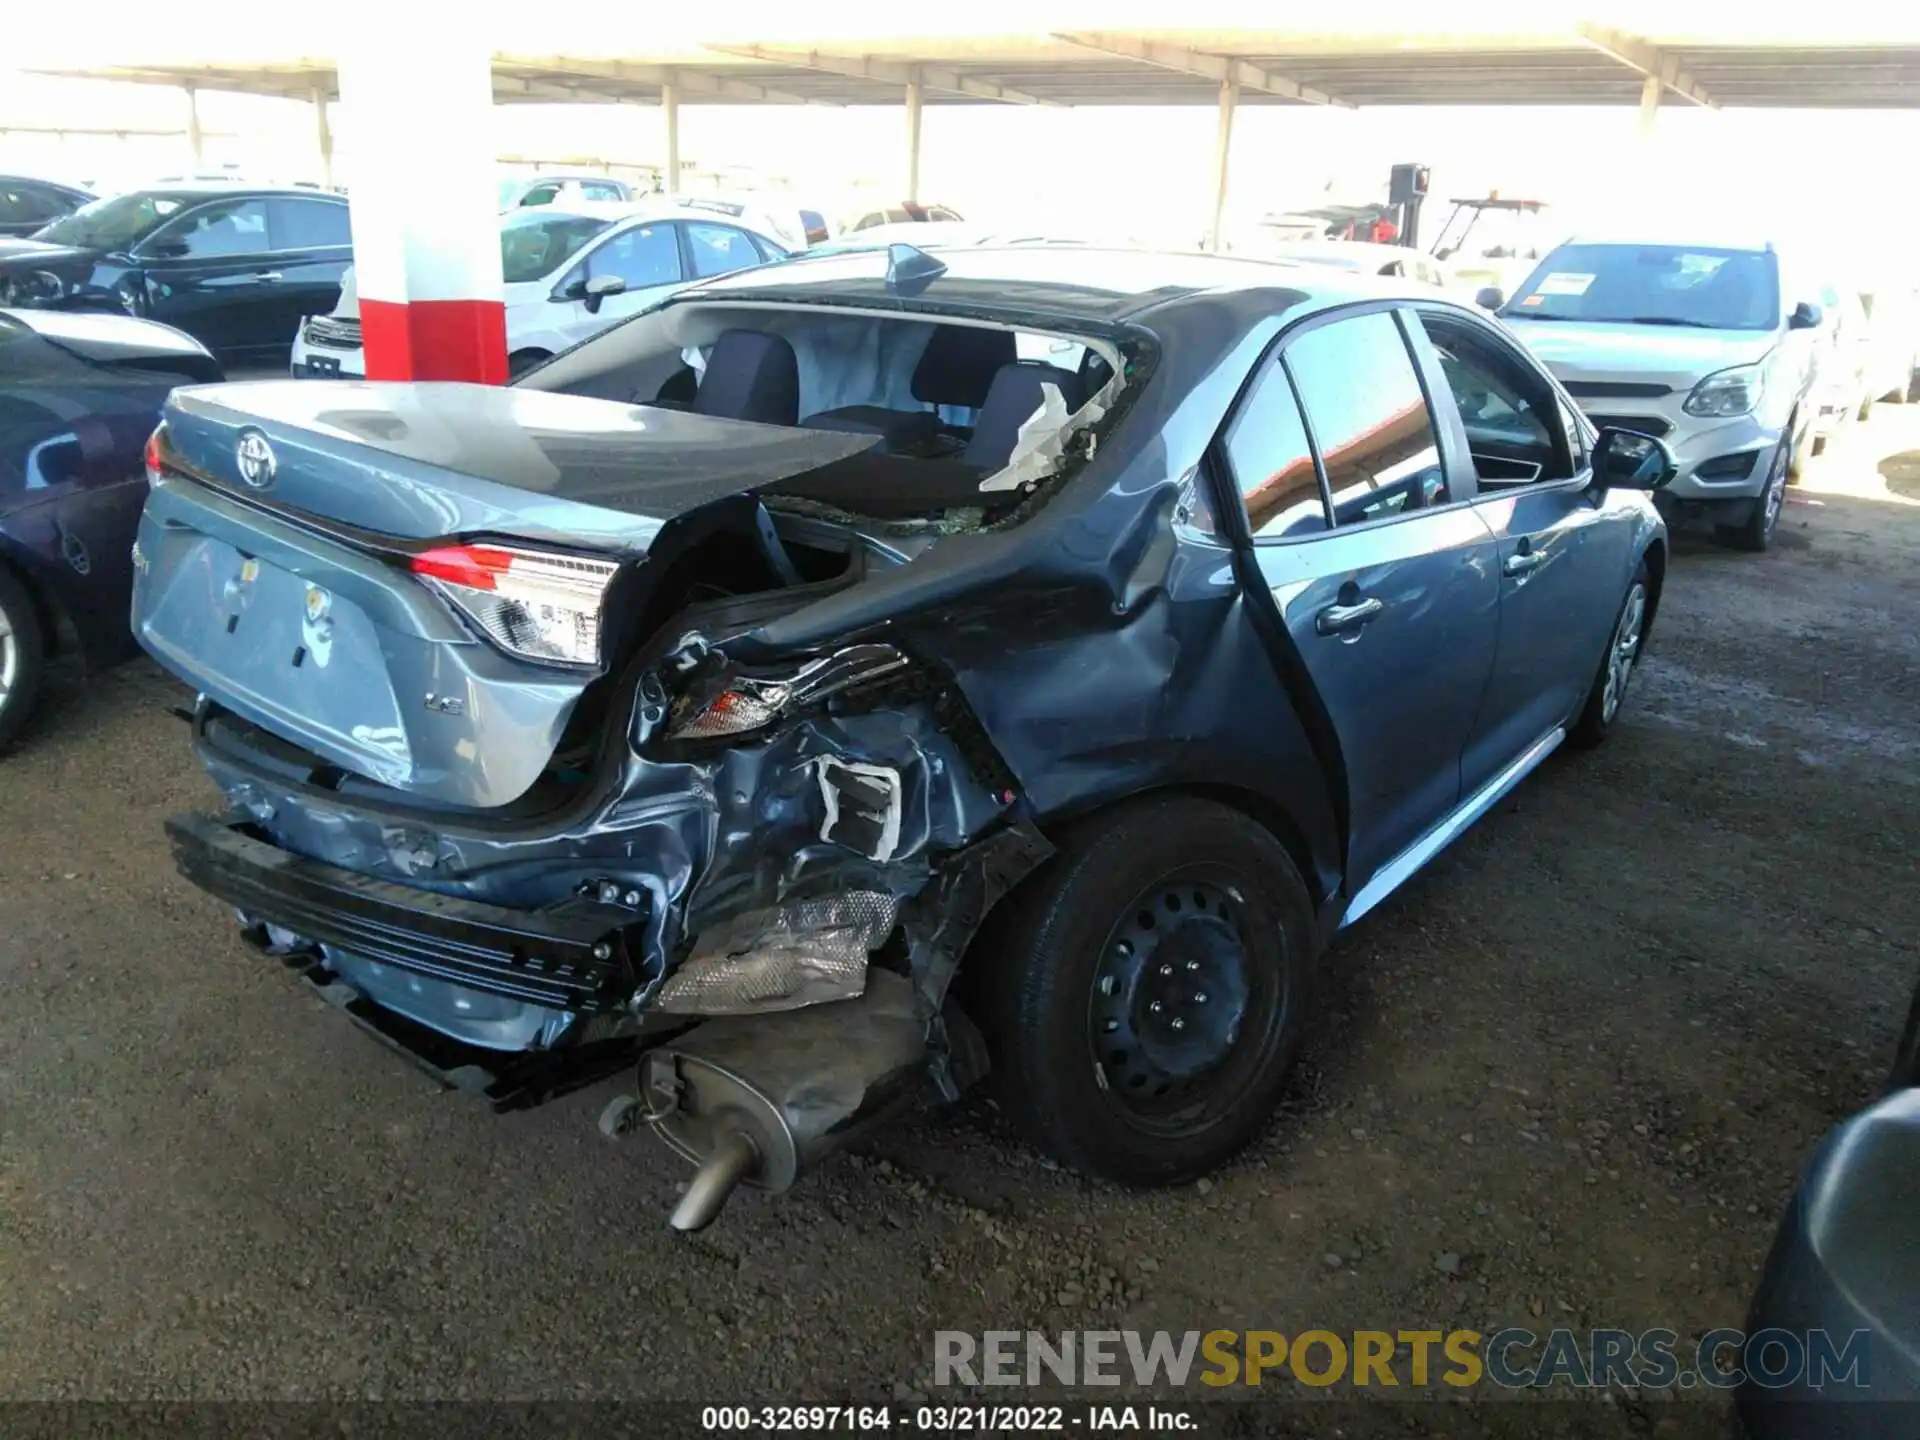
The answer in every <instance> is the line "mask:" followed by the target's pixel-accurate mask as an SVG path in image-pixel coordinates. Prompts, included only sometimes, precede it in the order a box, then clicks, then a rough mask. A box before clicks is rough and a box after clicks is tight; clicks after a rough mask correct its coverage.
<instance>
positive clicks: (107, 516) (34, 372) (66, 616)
mask: <svg viewBox="0 0 1920 1440" xmlns="http://www.w3.org/2000/svg"><path fill="white" fill-rule="evenodd" d="M221 378H223V377H222V375H221V372H220V365H219V362H218V361H216V360H215V359H214V358H213V357H212V356H211V355H209V354H208V353H207V352H206V350H205V348H204V347H202V346H201V345H200V344H199V342H198V341H196V340H194V339H193V337H192V336H190V335H183V334H181V333H180V332H179V331H178V330H173V329H169V328H168V327H167V326H165V325H156V324H154V323H153V322H151V321H148V320H133V319H129V318H128V317H127V316H125V315H72V314H67V315H63V314H58V313H51V312H47V311H7V310H0V745H5V744H6V743H7V741H9V740H10V739H12V738H13V735H14V733H15V732H16V731H17V730H18V729H19V728H20V725H21V724H22V722H24V721H25V720H26V718H27V714H28V712H29V711H30V710H31V709H32V707H33V701H34V697H35V695H36V694H37V693H38V692H39V689H40V678H41V671H42V668H43V666H44V664H45V662H46V659H47V656H48V654H49V653H50V652H51V651H52V650H53V649H54V647H55V646H56V644H57V643H58V642H59V640H60V637H61V635H62V634H63V632H64V633H71V634H72V635H73V637H74V638H75V641H76V642H77V644H78V648H79V652H80V655H81V657H82V659H83V660H84V662H85V663H86V665H87V668H88V669H90V670H91V669H97V668H99V667H101V666H104V665H108V664H111V663H112V662H114V661H116V660H120V659H124V658H126V657H127V656H128V655H130V654H132V653H133V651H134V649H135V647H134V644H133V639H132V635H131V632H130V631H129V630H128V627H127V606H128V602H129V598H130V597H131V595H132V591H133V559H132V555H133V537H134V531H135V529H136V527H137V526H138V524H139V521H140V507H141V505H142V504H143V503H144V502H145V500H146V498H147V479H146V473H145V470H144V468H143V464H142V456H143V453H144V451H145V447H146V443H147V439H148V437H149V436H151V435H152V434H153V428H154V424H155V422H156V421H157V420H158V418H159V414H160V407H161V405H162V404H163V403H165V401H166V398H167V393H168V391H170V390H172V389H173V387H174V386H176V385H183V384H194V383H198V382H201V381H210V380H219V379H221ZM63 621H64V622H65V624H64V625H63V624H62V623H61V622H63Z"/></svg>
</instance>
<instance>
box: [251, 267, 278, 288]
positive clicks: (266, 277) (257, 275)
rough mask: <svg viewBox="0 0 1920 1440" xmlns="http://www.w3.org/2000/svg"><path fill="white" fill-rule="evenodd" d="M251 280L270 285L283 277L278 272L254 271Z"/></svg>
mask: <svg viewBox="0 0 1920 1440" xmlns="http://www.w3.org/2000/svg"><path fill="white" fill-rule="evenodd" d="M253 278H254V279H256V280H260V281H264V282H265V283H266V284H269V285H271V284H272V283H273V282H274V281H276V280H280V279H283V278H284V277H283V276H282V275H281V274H280V272H279V271H278V270H256V271H254V272H253Z"/></svg>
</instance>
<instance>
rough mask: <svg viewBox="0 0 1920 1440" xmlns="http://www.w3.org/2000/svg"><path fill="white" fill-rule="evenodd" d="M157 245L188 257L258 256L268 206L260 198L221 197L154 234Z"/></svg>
mask: <svg viewBox="0 0 1920 1440" xmlns="http://www.w3.org/2000/svg"><path fill="white" fill-rule="evenodd" d="M154 245H155V246H156V248H159V249H162V250H164V253H166V254H168V255H179V256H184V257H185V258H187V259H189V260H205V259H214V258H218V257H219V256H222V255H259V254H261V253H263V252H265V251H268V250H271V249H272V248H273V246H272V244H271V243H270V242H269V241H268V239H267V207H266V203H265V202H264V201H261V200H222V201H219V202H218V203H216V204H213V205H203V206H201V207H200V208H199V209H198V210H195V211H193V212H192V213H191V214H188V215H184V216H182V217H181V218H180V220H178V221H177V222H176V223H174V224H172V225H169V226H168V227H167V228H166V229H164V230H162V231H161V232H160V233H159V234H158V235H156V236H155V237H154Z"/></svg>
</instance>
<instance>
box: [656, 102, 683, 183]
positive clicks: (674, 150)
mask: <svg viewBox="0 0 1920 1440" xmlns="http://www.w3.org/2000/svg"><path fill="white" fill-rule="evenodd" d="M660 116H661V118H662V119H663V120H665V121H666V122H667V173H666V175H665V176H663V177H662V178H663V180H664V181H665V184H666V191H667V194H668V195H669V196H675V195H678V194H679V193H680V87H679V86H678V85H676V84H674V83H673V81H671V80H668V81H666V82H665V83H664V84H662V85H661V86H660Z"/></svg>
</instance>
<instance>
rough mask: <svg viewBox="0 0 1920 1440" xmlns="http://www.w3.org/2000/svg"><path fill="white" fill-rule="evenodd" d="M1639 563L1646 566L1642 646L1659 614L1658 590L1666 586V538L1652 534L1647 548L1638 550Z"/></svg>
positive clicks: (1651, 631)
mask: <svg viewBox="0 0 1920 1440" xmlns="http://www.w3.org/2000/svg"><path fill="white" fill-rule="evenodd" d="M1640 563H1641V564H1643V565H1645V566H1646V567H1647V618H1646V622H1645V624H1644V625H1643V626H1642V627H1641V634H1642V638H1641V644H1642V645H1643V646H1644V645H1645V644H1646V639H1645V637H1646V636H1648V635H1651V634H1652V633H1653V622H1654V621H1655V620H1656V619H1658V618H1659V615H1660V592H1661V591H1662V590H1664V589H1665V588H1666V583H1667V542H1666V539H1665V538H1664V537H1662V536H1659V535H1656V536H1654V538H1653V539H1652V540H1651V541H1650V542H1649V543H1648V545H1647V548H1646V549H1645V550H1643V551H1641V552H1640Z"/></svg>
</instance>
